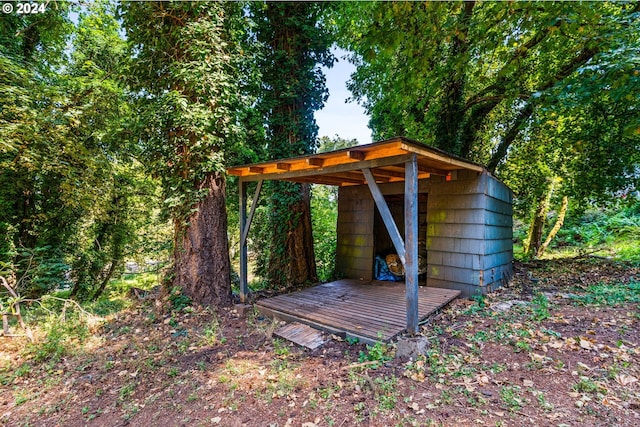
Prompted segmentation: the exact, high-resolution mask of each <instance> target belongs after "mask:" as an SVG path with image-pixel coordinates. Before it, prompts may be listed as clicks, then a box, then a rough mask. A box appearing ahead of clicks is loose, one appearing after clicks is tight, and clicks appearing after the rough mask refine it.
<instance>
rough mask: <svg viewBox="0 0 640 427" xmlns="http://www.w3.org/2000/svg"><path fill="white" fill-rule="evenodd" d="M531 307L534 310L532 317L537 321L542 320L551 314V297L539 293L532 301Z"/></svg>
mask: <svg viewBox="0 0 640 427" xmlns="http://www.w3.org/2000/svg"><path fill="white" fill-rule="evenodd" d="M531 307H532V310H533V315H532V316H531V319H532V320H534V321H536V322H541V321H543V320H546V319H548V318H549V317H550V316H551V314H550V313H549V299H548V298H547V297H546V296H545V295H544V294H541V293H539V294H537V295H536V296H535V298H534V299H533V301H531Z"/></svg>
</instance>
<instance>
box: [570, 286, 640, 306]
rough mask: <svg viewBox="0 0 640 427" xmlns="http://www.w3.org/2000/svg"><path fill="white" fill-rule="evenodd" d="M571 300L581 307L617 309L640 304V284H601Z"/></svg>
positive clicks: (590, 287) (589, 288)
mask: <svg viewBox="0 0 640 427" xmlns="http://www.w3.org/2000/svg"><path fill="white" fill-rule="evenodd" d="M571 299H572V300H573V301H575V302H577V303H578V304H581V305H602V306H609V307H615V306H619V305H622V304H629V303H631V304H634V303H639V302H640V282H630V283H626V284H625V283H613V284H605V283H600V284H597V285H591V286H589V287H588V288H587V292H586V293H585V294H583V295H574V296H572V297H571Z"/></svg>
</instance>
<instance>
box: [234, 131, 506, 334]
mask: <svg viewBox="0 0 640 427" xmlns="http://www.w3.org/2000/svg"><path fill="white" fill-rule="evenodd" d="M227 172H228V173H229V174H230V175H235V176H238V177H239V181H240V200H241V203H240V206H241V208H240V230H241V238H240V246H241V250H240V293H241V298H242V299H243V300H245V298H246V295H247V291H248V288H247V236H248V233H249V228H250V225H251V219H252V217H253V213H254V209H255V206H256V205H257V201H258V197H259V193H260V188H261V186H262V182H263V181H264V180H286V181H293V182H301V183H316V184H328V185H336V186H338V187H339V189H338V223H337V253H336V273H337V275H338V276H339V277H342V278H344V279H343V280H341V281H338V282H334V283H332V284H325V285H323V286H325V288H326V289H327V292H326V293H329V294H332V295H337V294H341V295H342V293H344V295H352V296H354V295H355V294H356V293H365V294H376V295H377V297H376V298H377V299H375V298H374V300H371V301H362V302H359V303H360V304H363V307H364V306H369V308H370V310H371V311H372V313H373V316H374V317H376V314H375V313H376V309H379V310H389V311H390V312H393V311H394V310H395V311H397V308H382V304H383V302H386V301H388V300H391V299H393V298H391V297H390V294H389V295H386V294H381V293H380V292H382V290H381V289H389V290H390V289H393V288H394V287H393V286H392V284H390V283H386V282H380V281H377V280H376V277H375V276H374V267H375V261H376V256H385V255H388V254H391V253H393V254H396V255H397V256H398V257H399V259H400V261H401V262H402V264H403V266H404V270H405V275H404V285H403V286H402V287H403V288H404V297H403V300H404V302H405V304H402V305H403V306H404V308H406V310H402V311H404V313H401V314H402V317H403V318H404V319H403V320H406V322H403V323H402V324H403V327H404V326H406V329H407V330H408V331H409V332H410V333H415V332H417V329H418V323H419V321H420V319H421V318H422V317H425V312H426V314H429V310H431V309H432V308H433V307H435V308H433V310H435V309H437V308H439V307H441V306H442V305H444V304H446V303H447V302H449V301H450V299H453V298H455V297H456V296H457V295H459V294H462V295H463V296H467V297H469V296H473V295H476V294H484V293H486V292H488V291H490V290H492V289H494V288H496V287H498V286H500V284H501V283H503V282H505V281H507V280H508V279H509V278H510V276H511V274H512V264H511V262H512V258H513V247H512V192H511V190H510V189H509V188H508V187H507V186H506V185H505V184H503V183H502V182H500V181H499V180H498V179H496V178H495V177H494V176H492V175H491V174H490V173H489V172H488V171H487V170H486V169H485V168H484V167H482V166H481V165H479V164H476V163H473V162H470V161H468V160H465V159H463V158H460V157H457V156H454V155H451V154H448V153H446V152H444V151H441V150H437V149H435V148H431V147H428V146H426V145H424V144H421V143H419V142H416V141H412V140H409V139H407V138H404V137H396V138H392V139H389V140H385V141H380V142H376V143H372V144H367V145H359V146H355V147H351V148H346V149H342V150H336V151H331V152H326V153H318V154H310V155H306V156H300V157H294V158H289V159H282V160H274V161H269V162H262V163H256V164H251V165H243V166H235V167H231V168H229V169H227ZM249 182H257V183H258V185H257V188H256V192H255V194H254V196H253V203H252V204H251V211H250V212H249V213H248V214H247V184H248V183H249ZM419 258H421V259H426V268H422V270H423V271H419V265H418V262H419ZM292 262H295V260H292ZM421 267H424V266H421ZM327 285H328V286H327ZM347 285H348V289H347V288H345V286H347ZM367 285H370V286H369V287H367ZM420 285H423V286H420ZM363 286H364V287H363ZM354 289H355V290H354ZM396 289H397V286H396ZM438 289H439V290H440V291H438ZM345 292H346V293H345ZM350 292H351V293H350ZM385 292H386V291H385ZM389 292H391V291H389ZM438 292H440V293H438ZM276 298H277V297H276ZM296 298H298V299H297V300H296V301H298V302H301V301H306V302H307V305H306V306H305V307H302V306H298V307H294V308H292V309H291V310H290V311H289V315H290V316H289V317H293V318H296V313H298V312H303V311H305V310H306V311H309V310H310V307H311V308H312V309H313V310H316V309H318V304H320V305H321V306H322V307H325V306H326V308H327V309H328V310H331V309H333V310H334V311H335V312H333V313H332V312H328V313H324V314H323V315H319V317H318V318H313V319H311V320H309V319H308V320H309V321H308V322H307V323H310V324H312V325H313V324H315V325H316V326H318V324H320V325H319V326H321V327H322V326H327V325H323V324H322V322H323V320H322V319H323V318H325V317H326V318H328V319H329V320H328V321H329V322H330V321H331V319H332V318H334V317H335V316H336V315H338V314H340V313H342V311H343V308H341V309H336V304H337V302H336V301H335V300H332V301H326V302H322V303H318V304H316V305H312V306H309V304H310V303H313V302H314V301H312V300H314V299H318V300H322V298H323V297H322V296H321V295H320V294H319V293H318V292H316V293H314V292H313V291H309V292H307V293H306V294H302V296H300V295H297V296H296ZM421 300H424V301H421ZM323 301H324V300H323ZM425 301H426V302H429V301H431V302H432V304H431V305H429V306H428V307H427V306H426V305H424V304H426V302H425ZM276 302H278V301H276ZM280 303H281V305H287V304H290V305H291V304H294V305H295V304H297V303H295V302H292V301H291V300H286V301H285V298H283V299H282V301H280ZM423 303H424V304H423ZM353 304H358V303H356V302H355V300H354V302H353ZM265 306H269V304H265ZM274 307H275V308H274ZM349 307H351V306H349ZM429 307H431V308H429ZM266 308H267V309H270V310H274V311H276V312H277V311H278V309H279V308H281V306H279V305H278V304H276V303H275V302H274V304H272V306H271V307H270V308H269V307H266ZM346 308H347V307H344V309H346ZM354 311H359V310H354ZM292 313H293V314H292ZM372 313H369V314H368V315H369V316H370V315H371V314H372ZM405 313H406V317H405V316H404V314H405ZM276 314H278V313H276ZM279 314H282V313H279ZM285 314H286V313H285ZM355 314H357V313H354V315H355ZM391 314H392V313H391ZM391 314H390V319H391V317H393V316H391ZM283 317H285V318H286V317H287V316H286V315H285V316H283ZM362 320H366V319H364V318H363V319H362ZM349 322H352V321H351V320H349V321H347V320H345V321H344V322H343V323H347V324H348V323H349ZM354 322H355V323H358V322H357V321H354ZM338 323H339V322H338ZM363 323H366V322H363ZM374 323H375V322H374ZM333 326H335V325H333ZM333 326H332V325H329V326H328V327H326V328H327V329H329V330H332V331H338V332H339V331H342V330H344V329H348V327H347V326H348V325H347V326H345V327H333ZM355 326H358V325H355ZM355 326H354V328H355V329H356V331H355V333H354V331H353V330H352V331H351V333H350V334H351V335H355V336H358V333H357V332H358V331H357V329H358V328H356V327H355ZM376 327H380V325H377V324H373V325H372V326H371V328H373V329H375V328H376ZM354 328H352V329H354ZM360 329H365V327H363V326H361V328H360ZM401 329H403V328H401ZM347 332H348V331H347ZM389 334H393V332H391V331H390V332H389ZM361 335H362V338H366V335H363V334H361ZM374 338H375V336H374Z"/></svg>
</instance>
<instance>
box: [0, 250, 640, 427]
mask: <svg viewBox="0 0 640 427" xmlns="http://www.w3.org/2000/svg"><path fill="white" fill-rule="evenodd" d="M639 308H640V270H639V269H637V268H632V267H630V266H626V265H623V264H619V263H612V262H609V261H606V260H593V259H583V260H560V261H547V262H535V263H529V264H516V266H515V275H514V278H513V280H512V281H511V283H510V284H509V285H508V286H506V287H504V288H502V289H500V290H499V291H497V292H495V293H493V294H492V295H490V296H489V297H488V298H485V299H476V300H473V301H472V300H457V301H455V302H454V303H452V304H451V305H449V306H448V307H447V308H446V309H444V310H442V311H441V312H440V313H438V314H437V315H435V316H434V317H432V318H431V319H428V321H427V322H426V323H425V324H423V325H422V328H421V331H422V335H423V336H425V337H426V339H427V340H428V342H429V347H428V349H427V351H426V354H425V355H422V356H419V357H417V358H415V359H413V360H407V359H406V358H405V359H401V358H397V357H396V358H391V356H393V353H394V352H395V348H394V345H390V346H383V345H376V346H372V347H367V346H365V345H363V344H360V343H353V342H347V341H345V340H341V339H339V338H338V337H335V338H336V339H334V340H332V341H330V342H328V343H327V344H325V345H324V346H322V347H320V348H319V349H316V350H314V351H309V350H306V349H302V348H298V347H296V346H294V345H292V344H289V343H287V342H284V341H281V340H278V339H275V340H274V339H273V338H272V337H271V333H272V332H273V330H274V329H275V328H276V327H277V323H275V322H273V321H270V320H269V319H264V318H261V317H260V316H259V315H258V314H256V313H255V312H250V313H249V314H248V315H247V316H246V317H242V316H240V315H239V314H238V313H237V312H236V311H235V310H234V309H227V310H224V311H223V312H221V313H217V314H213V313H211V312H210V311H209V310H205V309H200V308H190V307H187V308H183V309H180V310H175V309H173V310H172V308H171V304H170V302H169V300H168V299H166V298H165V299H159V300H154V299H148V300H144V301H140V302H138V303H136V305H135V306H134V308H132V309H128V310H127V311H125V312H121V313H119V314H118V315H117V316H113V317H111V318H109V319H107V321H106V322H104V323H103V324H102V325H101V326H99V327H97V329H95V332H94V333H93V334H92V335H91V336H89V337H87V338H86V339H84V340H82V341H81V342H80V341H79V342H77V343H69V344H70V345H75V347H72V348H74V349H75V350H73V351H71V352H67V353H63V354H62V355H61V356H60V357H59V358H58V359H56V358H55V357H54V358H52V359H49V360H45V361H44V362H40V363H36V362H35V361H34V359H33V357H34V356H33V352H31V353H28V352H25V351H24V350H23V348H24V346H25V343H24V342H22V341H20V340H19V339H7V338H0V361H3V360H4V362H2V363H3V364H2V365H0V374H1V375H2V376H1V379H2V384H3V385H2V388H1V391H0V423H2V424H4V425H7V426H85V425H86V426H124V425H133V426H156V425H161V426H216V425H220V426H279V427H282V426H303V427H313V426H352V425H363V426H394V425H398V426H405V425H406V426H411V425H419V426H430V425H434V426H435V425H442V426H527V425H532V426H605V425H606V426H637V425H640V381H639V380H640V363H639V362H640V330H639V328H638V324H639V322H640V310H639Z"/></svg>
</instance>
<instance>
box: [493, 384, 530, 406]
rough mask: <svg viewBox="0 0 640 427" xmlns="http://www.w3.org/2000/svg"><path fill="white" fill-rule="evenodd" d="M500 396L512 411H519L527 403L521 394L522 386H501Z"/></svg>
mask: <svg viewBox="0 0 640 427" xmlns="http://www.w3.org/2000/svg"><path fill="white" fill-rule="evenodd" d="M500 398H501V399H502V401H503V402H504V404H505V405H506V406H507V409H509V410H510V411H513V412H515V411H519V410H520V409H522V407H523V406H524V405H525V404H526V403H527V402H526V399H525V398H523V397H522V396H521V388H520V386H517V385H515V386H503V387H501V388H500Z"/></svg>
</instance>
